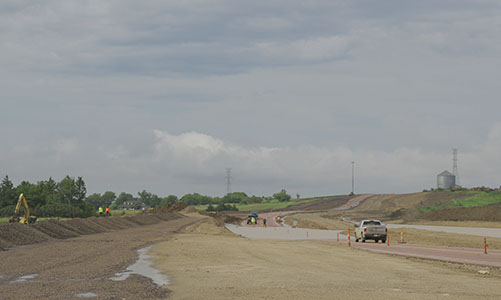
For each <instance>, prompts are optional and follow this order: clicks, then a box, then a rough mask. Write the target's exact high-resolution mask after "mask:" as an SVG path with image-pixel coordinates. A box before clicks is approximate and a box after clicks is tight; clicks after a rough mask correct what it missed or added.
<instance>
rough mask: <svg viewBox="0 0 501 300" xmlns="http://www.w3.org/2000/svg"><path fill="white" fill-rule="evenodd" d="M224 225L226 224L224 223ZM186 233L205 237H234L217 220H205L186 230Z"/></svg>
mask: <svg viewBox="0 0 501 300" xmlns="http://www.w3.org/2000/svg"><path fill="white" fill-rule="evenodd" d="M223 224H224V223H223ZM185 232H188V233H197V234H204V235H233V233H232V232H231V231H229V230H228V229H226V227H224V226H221V225H220V220H218V219H216V218H205V219H202V220H200V221H199V222H197V223H195V224H193V225H191V226H189V227H187V228H186V230H185Z"/></svg>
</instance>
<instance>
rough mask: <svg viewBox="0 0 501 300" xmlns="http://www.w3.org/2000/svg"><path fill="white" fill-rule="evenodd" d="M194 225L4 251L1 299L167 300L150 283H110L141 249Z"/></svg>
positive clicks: (177, 223)
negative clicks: (89, 299)
mask: <svg viewBox="0 0 501 300" xmlns="http://www.w3.org/2000/svg"><path fill="white" fill-rule="evenodd" d="M195 220H196V219H195V218H189V217H184V218H179V219H175V220H171V221H163V222H159V223H157V224H156V225H145V226H139V227H135V228H130V229H125V230H117V231H113V232H106V233H100V234H93V235H86V236H82V237H77V238H71V239H65V240H59V241H49V242H44V243H39V244H34V245H28V246H23V247H20V248H15V249H10V250H8V251H2V252H0V299H6V300H15V299H23V300H24V299H78V298H81V297H85V296H88V297H97V299H164V298H165V297H167V296H168V294H169V290H168V289H167V288H165V287H159V286H157V285H156V284H154V283H153V282H152V280H151V279H149V278H146V277H143V276H138V275H135V274H133V275H131V276H130V277H129V278H128V279H126V280H123V281H113V280H111V278H112V277H116V276H117V275H116V273H119V272H124V271H126V268H127V267H128V266H130V265H132V264H134V263H135V262H136V260H137V259H138V252H137V250H138V249H141V248H144V247H146V246H150V245H152V244H154V243H157V242H161V241H165V240H167V239H168V238H170V237H172V235H173V234H174V233H175V232H177V231H179V230H180V229H181V228H183V227H185V226H186V225H188V224H191V223H192V222H194V221H195ZM91 299H92V298H91ZM94 299H96V298H94Z"/></svg>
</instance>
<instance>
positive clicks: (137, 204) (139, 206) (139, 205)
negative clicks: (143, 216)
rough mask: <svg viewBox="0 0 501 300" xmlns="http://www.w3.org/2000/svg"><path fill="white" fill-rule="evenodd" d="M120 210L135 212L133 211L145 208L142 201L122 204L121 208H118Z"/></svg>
mask: <svg viewBox="0 0 501 300" xmlns="http://www.w3.org/2000/svg"><path fill="white" fill-rule="evenodd" d="M119 208H120V209H123V210H135V209H145V208H147V206H146V205H145V204H144V202H142V201H137V200H136V201H130V202H124V203H123V204H122V206H120V207H119Z"/></svg>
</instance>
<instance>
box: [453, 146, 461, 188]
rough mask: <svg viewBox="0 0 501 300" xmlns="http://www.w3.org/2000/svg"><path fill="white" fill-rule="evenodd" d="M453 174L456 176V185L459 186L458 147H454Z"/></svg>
mask: <svg viewBox="0 0 501 300" xmlns="http://www.w3.org/2000/svg"><path fill="white" fill-rule="evenodd" d="M452 174H453V175H454V176H456V185H457V186H459V185H460V184H459V173H458V149H456V148H453V149H452Z"/></svg>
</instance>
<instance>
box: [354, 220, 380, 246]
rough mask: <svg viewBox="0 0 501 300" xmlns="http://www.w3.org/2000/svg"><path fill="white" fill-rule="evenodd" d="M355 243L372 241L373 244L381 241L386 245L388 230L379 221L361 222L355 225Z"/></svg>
mask: <svg viewBox="0 0 501 300" xmlns="http://www.w3.org/2000/svg"><path fill="white" fill-rule="evenodd" d="M355 227H356V229H355V242H358V241H360V240H361V241H362V243H365V241H366V240H374V242H376V243H377V242H379V241H382V242H383V243H386V236H387V234H388V229H387V228H386V225H383V224H382V223H381V221H379V220H363V221H361V222H360V224H356V225H355Z"/></svg>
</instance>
